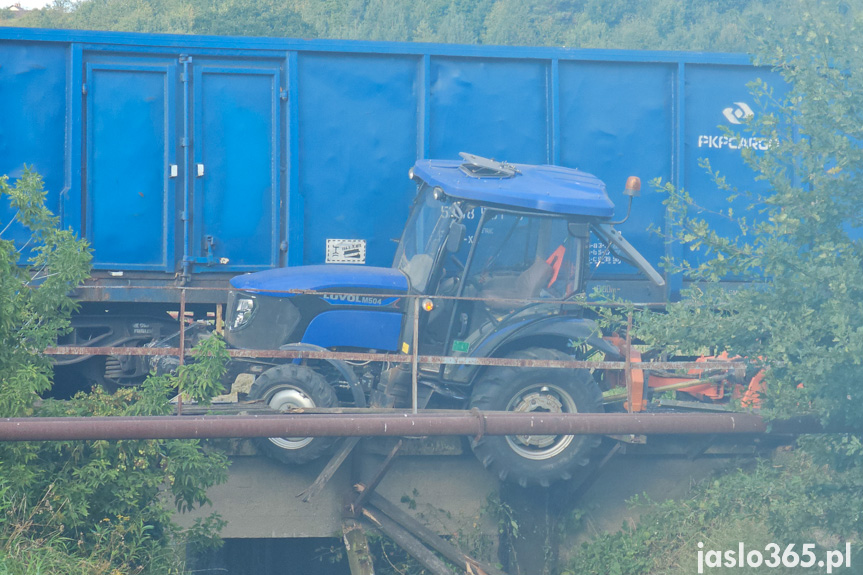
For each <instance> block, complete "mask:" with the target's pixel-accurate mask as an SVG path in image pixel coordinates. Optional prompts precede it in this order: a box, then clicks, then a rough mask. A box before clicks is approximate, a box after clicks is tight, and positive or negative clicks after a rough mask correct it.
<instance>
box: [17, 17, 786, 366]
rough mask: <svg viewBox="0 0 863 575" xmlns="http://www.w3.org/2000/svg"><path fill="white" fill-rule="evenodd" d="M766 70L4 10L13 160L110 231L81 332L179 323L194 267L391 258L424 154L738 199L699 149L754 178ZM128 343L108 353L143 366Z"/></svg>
mask: <svg viewBox="0 0 863 575" xmlns="http://www.w3.org/2000/svg"><path fill="white" fill-rule="evenodd" d="M758 78H761V79H764V80H767V81H768V82H770V83H771V84H773V85H774V87H775V88H776V89H777V90H781V89H782V83H781V79H780V78H779V76H778V75H777V74H776V73H775V72H773V71H771V70H769V69H765V68H758V67H755V66H753V65H751V64H750V62H749V59H748V57H747V56H745V55H740V54H705V53H685V52H647V51H644V52H636V51H603V50H569V49H555V48H514V47H490V46H455V45H438V44H406V43H371V42H348V41H328V40H315V41H305V40H294V39H274V38H234V37H208V36H176V35H156V34H128V33H109V32H80V31H60V30H40V29H18V28H0V107H2V110H3V113H2V115H0V174H8V175H9V176H10V177H11V178H13V179H14V178H15V177H16V176H17V175H19V174H20V173H21V171H22V169H23V166H24V165H25V164H26V165H27V166H30V167H32V168H33V169H35V170H36V171H38V172H39V173H40V174H42V175H43V176H44V178H45V183H46V188H47V190H48V202H49V207H50V208H51V209H52V210H53V211H54V212H55V213H56V214H58V215H59V216H60V217H61V220H62V224H63V225H64V226H66V227H71V228H72V229H74V230H75V231H77V232H78V233H79V234H80V235H81V236H82V237H85V238H87V240H88V241H89V242H90V244H91V245H92V247H93V250H94V267H95V273H94V274H93V279H92V280H91V281H90V282H89V284H88V286H87V287H86V288H84V289H81V290H80V293H79V297H80V299H81V301H82V302H83V306H82V311H81V314H80V316H79V317H78V318H77V319H76V331H75V333H74V334H73V335H72V336H71V338H70V340H69V341H68V342H67V343H74V344H78V345H101V346H107V345H139V344H143V343H146V342H148V341H151V340H153V339H159V338H160V337H167V336H168V335H170V334H172V333H173V332H174V331H175V326H174V325H173V324H172V322H171V320H170V318H169V316H167V315H166V314H165V311H166V310H167V309H169V308H170V309H176V307H177V306H176V303H177V301H178V298H179V295H178V294H179V290H177V289H175V288H176V287H179V286H184V287H187V288H188V289H187V291H186V296H185V297H186V299H187V301H188V302H189V304H190V306H191V309H193V310H195V311H197V312H204V311H206V310H212V309H214V307H215V305H216V304H221V303H223V302H224V301H225V298H226V291H225V288H226V287H227V280H228V279H229V278H230V277H233V276H236V275H237V274H240V273H244V272H253V271H260V270H266V269H270V268H274V267H283V266H295V265H304V264H320V263H331V262H333V263H335V262H345V261H348V262H352V263H356V264H368V265H376V266H388V265H390V263H391V262H392V259H393V255H394V252H395V250H396V247H397V245H396V243H393V242H392V241H391V240H392V239H393V238H398V237H399V234H400V232H401V230H402V227H403V225H404V221H405V219H406V217H407V214H408V211H409V207H410V204H411V202H412V200H413V198H414V195H415V192H416V186H415V184H414V183H413V182H411V181H410V179H409V178H408V177H407V172H408V169H409V168H410V167H411V166H412V165H413V164H414V162H415V161H416V160H417V159H423V158H437V159H456V158H458V153H459V152H463V151H464V152H470V153H473V154H477V155H480V156H485V157H489V158H496V159H498V160H504V161H508V162H515V163H522V164H556V165H562V166H567V167H574V168H580V169H583V170H585V171H587V172H590V173H592V174H595V175H596V176H598V177H599V178H600V179H601V180H604V181H605V182H606V183H607V185H608V187H609V189H610V190H611V191H612V197H613V198H615V199H617V198H619V197H620V196H619V195H615V193H614V192H615V191H616V190H622V189H623V186H624V182H625V181H626V178H627V176H630V175H637V176H640V177H641V179H642V180H643V181H644V182H649V181H651V180H652V179H654V178H662V179H663V180H664V181H670V182H672V183H674V184H676V185H679V186H683V187H685V188H686V189H687V190H688V191H689V192H690V193H691V194H692V195H693V196H694V197H695V198H696V199H697V200H698V202H699V203H700V204H701V205H703V206H704V207H706V208H707V209H709V210H718V209H720V208H725V207H726V199H725V198H724V197H721V196H719V195H718V194H717V193H716V188H715V186H714V185H713V183H712V182H711V180H710V178H709V177H708V176H707V175H706V173H705V172H704V170H703V169H702V168H700V167H699V165H698V163H699V159H700V158H707V159H709V160H710V162H711V164H712V166H713V167H714V168H716V169H718V170H719V171H721V172H723V173H724V174H726V175H727V176H728V177H729V178H730V179H732V180H733V181H735V182H736V183H737V185H739V186H741V187H746V186H755V185H756V184H755V182H754V180H753V177H752V174H751V173H750V172H749V170H748V168H746V167H745V166H744V164H743V162H742V159H741V157H740V149H742V148H747V147H754V148H763V147H764V146H765V145H766V143H765V141H764V140H763V139H762V138H759V137H758V136H757V135H754V136H753V135H751V134H746V133H744V130H743V123H744V119H745V117H746V116H748V115H750V114H752V113H753V108H754V105H753V101H752V97H751V96H750V93H749V88H748V87H747V84H748V83H750V82H752V81H753V80H756V79H758ZM721 125H724V126H727V127H729V128H730V129H731V134H732V135H729V134H728V133H726V132H724V131H723V130H722V129H721V128H720V126H721ZM734 134H738V135H734ZM645 188H646V189H645V191H644V193H643V196H642V198H640V200H639V203H638V205H637V210H636V212H635V213H634V214H633V216H632V217H631V218H630V219H629V220H628V221H627V222H626V223H625V224H623V225H622V226H620V229H621V231H622V232H623V233H624V234H625V235H626V237H627V239H628V240H629V241H630V243H632V244H633V245H635V246H637V247H638V249H639V250H640V252H641V253H642V254H644V255H645V256H646V258H647V259H648V260H649V261H650V262H651V263H652V264H654V265H658V264H659V262H660V261H661V260H662V258H663V256H665V255H680V254H676V253H675V250H676V249H677V248H676V247H675V245H674V244H672V243H668V242H666V241H665V240H664V239H663V238H662V237H661V236H660V235H658V234H655V233H652V232H651V231H649V229H650V228H658V229H663V228H664V227H666V222H665V208H664V206H663V204H662V200H663V196H662V194H660V193H657V192H655V191H652V190H650V189H648V186H645ZM618 203H619V204H620V205H619V206H618V208H617V210H618V212H619V213H618V214H617V215H618V216H620V217H622V216H623V215H624V211H625V209H626V208H625V205H624V203H623V202H618ZM10 216H11V214H10V213H9V212H8V207H6V206H0V221H8V220H9V217H10ZM615 219H618V218H615ZM715 223H716V225H717V227H719V228H720V229H721V228H722V226H723V225H725V224H723V222H722V221H721V220H719V219H717V220H716V222H715ZM14 231H15V230H14V229H13V230H11V232H7V233H13V234H14ZM590 258H591V261H592V263H593V264H594V266H593V267H594V273H593V275H592V277H591V281H592V282H593V283H594V284H598V285H602V286H603V287H605V288H607V289H610V290H614V291H615V292H616V293H619V294H621V295H623V296H626V297H629V298H631V299H634V300H636V301H662V300H664V299H666V298H673V297H675V295H676V293H677V292H679V290H680V289H681V287H682V286H683V280H682V278H680V277H668V278H666V283H665V287H664V288H658V287H656V286H655V285H653V284H650V283H649V282H648V281H647V280H645V279H643V278H642V277H640V276H639V275H638V274H637V272H636V270H635V269H634V268H632V267H630V266H628V265H627V264H625V263H623V262H622V261H619V260H617V259H616V258H614V257H613V255H611V254H609V253H607V252H606V251H605V250H604V249H603V248H602V246H601V245H600V244H599V243H597V244H596V246H592V247H591V250H590ZM196 306H197V307H196ZM106 312H109V313H106ZM127 359H132V358H127ZM121 360H122V358H108V360H107V365H106V366H99V367H98V369H99V370H102V369H103V367H104V369H105V370H107V372H108V373H109V374H110V375H111V376H112V377H113V378H114V379H122V377H124V376H128V375H129V374H132V373H135V372H136V369H137V370H139V369H138V368H135V367H134V365H132V364H128V365H127V364H124V363H123V361H121ZM133 363H134V362H133ZM130 370H131V371H130Z"/></svg>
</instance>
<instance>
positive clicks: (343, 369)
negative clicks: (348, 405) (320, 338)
mask: <svg viewBox="0 0 863 575" xmlns="http://www.w3.org/2000/svg"><path fill="white" fill-rule="evenodd" d="M279 349H283V350H285V351H323V352H326V351H328V350H327V349H325V348H323V347H320V346H318V345H313V344H311V343H289V344H287V345H282V346H279ZM322 361H326V362H327V363H329V364H330V365H331V366H333V367H334V368H335V369H337V370H338V372H339V373H340V374H342V376H343V377H344V378H345V381H347V382H348V385H350V386H351V394H352V395H353V396H354V403H355V404H356V406H357V407H368V404H367V403H366V394H365V393H364V392H363V388H362V386H360V382H359V380H358V379H357V376H356V374H354V370H352V369H351V367H350V366H349V365H348V364H347V363H345V362H344V361H342V360H340V359H324V360H322Z"/></svg>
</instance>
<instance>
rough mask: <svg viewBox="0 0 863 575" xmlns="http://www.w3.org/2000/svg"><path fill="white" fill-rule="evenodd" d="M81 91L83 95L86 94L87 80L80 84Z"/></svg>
mask: <svg viewBox="0 0 863 575" xmlns="http://www.w3.org/2000/svg"><path fill="white" fill-rule="evenodd" d="M81 93H82V94H84V95H85V96H86V95H87V82H84V83H83V84H81Z"/></svg>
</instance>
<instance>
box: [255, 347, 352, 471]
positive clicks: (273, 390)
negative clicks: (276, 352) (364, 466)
mask: <svg viewBox="0 0 863 575" xmlns="http://www.w3.org/2000/svg"><path fill="white" fill-rule="evenodd" d="M249 399H262V400H264V402H266V404H267V405H268V406H269V407H270V408H271V409H274V410H276V411H287V410H289V409H295V408H313V407H334V406H336V405H337V403H338V399H337V398H336V393H335V391H334V390H333V388H332V386H331V385H330V384H329V383H327V381H326V380H325V379H324V377H323V376H322V375H321V374H319V373H317V372H315V371H313V370H312V369H310V368H308V367H306V366H302V365H295V364H285V365H279V366H276V367H273V368H270V369H268V370H267V371H265V372H264V373H262V374H261V375H260V376H258V378H257V379H256V380H255V383H253V384H252V387H251V389H249ZM336 439H337V438H335V437H268V438H261V439H256V440H255V443H256V445H257V446H258V449H260V450H261V451H263V452H264V453H266V454H267V455H269V456H270V457H272V458H273V459H276V460H278V461H281V462H282V463H290V464H301V463H308V462H309V461H313V460H315V459H317V458H319V457H321V456H322V455H324V454H326V453H327V452H328V451H329V450H330V448H331V447H332V445H333V444H334V443H335V442H336Z"/></svg>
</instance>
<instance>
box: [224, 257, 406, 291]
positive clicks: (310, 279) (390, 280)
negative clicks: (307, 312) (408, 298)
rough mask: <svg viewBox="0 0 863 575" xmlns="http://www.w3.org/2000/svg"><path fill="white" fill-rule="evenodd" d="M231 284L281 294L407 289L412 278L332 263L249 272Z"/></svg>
mask: <svg viewBox="0 0 863 575" xmlns="http://www.w3.org/2000/svg"><path fill="white" fill-rule="evenodd" d="M231 287H233V288H234V289H238V290H243V291H254V292H257V293H259V294H261V295H271V296H278V297H290V296H291V295H292V294H289V293H284V292H287V291H291V290H315V291H341V290H347V291H351V292H355V293H363V292H364V291H366V292H369V293H378V292H387V293H407V291H408V279H407V277H406V276H405V275H404V274H403V273H402V272H400V271H399V270H397V269H393V268H378V267H371V266H358V265H350V264H344V265H338V264H331V265H317V266H298V267H288V268H278V269H272V270H267V271H264V272H257V273H252V274H245V275H241V276H237V277H235V278H233V279H232V280H231Z"/></svg>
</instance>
